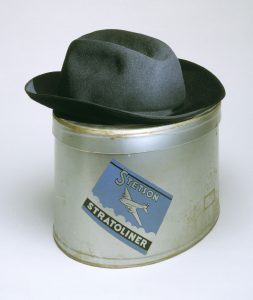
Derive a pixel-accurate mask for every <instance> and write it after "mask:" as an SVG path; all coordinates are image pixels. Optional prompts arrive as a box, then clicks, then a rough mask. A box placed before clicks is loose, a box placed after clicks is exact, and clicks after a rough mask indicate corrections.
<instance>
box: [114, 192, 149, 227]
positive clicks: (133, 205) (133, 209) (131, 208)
mask: <svg viewBox="0 0 253 300" xmlns="http://www.w3.org/2000/svg"><path fill="white" fill-rule="evenodd" d="M120 202H121V203H123V204H124V205H125V207H126V208H127V209H128V212H130V213H131V214H132V215H133V216H134V217H135V219H136V221H137V222H138V224H139V225H140V226H142V224H141V220H140V217H139V215H138V212H137V208H142V209H143V210H144V211H145V212H146V213H148V207H149V205H148V204H140V203H137V202H135V201H133V199H132V198H131V196H130V193H129V191H128V189H127V188H125V191H124V193H123V195H122V197H121V198H120Z"/></svg>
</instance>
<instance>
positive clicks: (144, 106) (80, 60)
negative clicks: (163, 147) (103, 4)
mask: <svg viewBox="0 0 253 300" xmlns="http://www.w3.org/2000/svg"><path fill="white" fill-rule="evenodd" d="M58 94H59V95H61V96H63V97H69V98H74V99H78V100H79V101H88V102H91V103H96V104H98V105H103V106H107V107H111V108H117V109H124V110H128V111H159V110H164V109H167V110H168V109H171V110H173V109H175V108H177V107H179V106H180V105H181V104H182V103H183V101H184V98H185V86H184V81H183V76H182V71H181V67H180V63H179V61H178V59H177V57H176V56H175V54H174V52H173V51H172V50H171V48H170V47H169V46H167V45H166V44H165V43H163V42H161V41H160V40H157V39H155V38H152V37H148V36H145V35H142V34H138V33H133V32H128V31H123V30H100V31H96V32H92V33H90V34H87V35H84V36H82V37H80V38H78V39H76V40H74V41H73V42H72V43H71V44H70V46H69V49H68V51H67V54H66V57H65V60H64V63H63V67H62V70H61V77H60V83H59V91H58Z"/></svg>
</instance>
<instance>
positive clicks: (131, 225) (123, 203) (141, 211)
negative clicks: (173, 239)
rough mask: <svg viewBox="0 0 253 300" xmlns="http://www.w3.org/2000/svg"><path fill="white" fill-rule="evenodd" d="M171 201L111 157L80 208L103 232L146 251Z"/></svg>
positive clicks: (170, 197)
mask: <svg viewBox="0 0 253 300" xmlns="http://www.w3.org/2000/svg"><path fill="white" fill-rule="evenodd" d="M171 200H172V195H171V194H170V193H168V192H166V191H164V190H162V189H161V188H159V187H158V186H156V185H155V184H153V183H151V182H149V181H148V180H146V179H145V178H143V177H142V176H140V175H138V174H136V173H134V172H133V171H131V170H130V169H128V168H127V167H125V166H124V165H122V164H120V163H119V162H117V161H116V160H112V161H111V162H110V163H109V165H108V166H107V168H106V169H105V171H104V172H103V174H102V175H101V177H100V178H99V180H98V181H97V183H96V185H95V186H94V188H93V190H92V193H91V194H90V195H89V196H88V198H87V199H86V200H85V201H84V204H83V206H82V208H83V210H84V211H85V212H86V213H88V215H89V216H90V217H91V218H92V219H93V220H94V221H95V222H96V223H97V224H98V225H100V226H101V227H103V228H104V229H105V230H106V231H107V232H109V233H110V234H112V235H113V236H114V237H116V238H117V239H119V240H120V241H122V242H124V243H125V244H126V245H127V246H129V247H131V248H133V249H135V250H137V251H139V252H141V253H142V254H146V253H147V251H148V250H149V248H150V247H151V246H152V243H153V241H154V239H155V236H156V234H157V232H158V230H159V228H160V226H161V224H162V222H163V219H164V217H165V215H166V213H167V210H168V208H169V206H170V203H171Z"/></svg>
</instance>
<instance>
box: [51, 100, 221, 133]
mask: <svg viewBox="0 0 253 300" xmlns="http://www.w3.org/2000/svg"><path fill="white" fill-rule="evenodd" d="M219 109H220V103H219V104H217V105H215V106H213V107H212V108H210V109H209V110H207V111H205V112H203V113H202V114H199V115H197V116H196V117H194V118H191V119H189V120H185V121H182V122H179V123H174V124H169V125H162V126H141V125H125V126H122V125H121V126H117V125H115V126H107V125H92V126H91V125H90V124H85V123H78V122H74V121H68V120H65V119H61V118H58V117H56V116H55V115H53V118H54V119H55V120H56V121H57V122H58V123H59V124H61V125H62V126H64V127H65V128H66V129H68V130H71V132H72V133H77V134H84V135H95V136H103V137H110V138H120V137H122V138H126V137H128V136H130V137H132V136H139V135H143V136H144V135H150V134H161V133H163V132H166V131H168V130H173V129H175V128H183V127H187V126H191V125H196V124H197V123H202V122H204V121H205V120H208V119H209V118H210V116H209V115H210V114H212V113H213V114H215V112H216V111H218V110H219ZM115 127H118V128H115Z"/></svg>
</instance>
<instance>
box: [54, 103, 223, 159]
mask: <svg viewBox="0 0 253 300" xmlns="http://www.w3.org/2000/svg"><path fill="white" fill-rule="evenodd" d="M53 121H54V122H53V133H54V135H55V137H56V139H57V140H59V141H61V142H62V143H64V144H66V145H68V146H70V147H72V148H73V149H76V150H78V151H82V152H90V153H101V154H136V153H144V152H152V151H160V150H165V149H168V148H171V147H175V146H177V145H183V144H186V143H188V142H191V141H193V140H196V139H197V138H200V137H201V136H203V135H205V134H207V133H208V132H210V131H211V130H212V129H214V128H216V127H217V126H218V123H219V121H220V105H217V106H215V107H214V108H213V109H211V110H210V111H209V112H206V113H205V114H202V115H201V116H198V117H197V118H196V119H191V120H187V121H184V122H181V123H177V124H172V125H166V126H159V127H148V128H144V129H143V128H141V129H137V131H136V129H131V130H130V129H127V131H124V130H123V133H122V129H118V128H116V129H113V130H112V131H111V130H109V131H108V129H104V128H102V129H101V128H100V129H98V130H97V128H95V131H94V132H97V133H96V134H94V132H93V134H90V133H78V132H77V131H76V130H74V131H73V130H72V129H70V128H69V127H67V126H65V125H63V124H62V121H60V122H59V119H58V118H55V117H54V120H53ZM63 122H65V121H64V120H63ZM67 123H69V122H68V121H67ZM79 127H80V126H79ZM81 128H83V127H81ZM88 129H89V130H91V131H92V130H93V129H94V128H93V127H90V128H88ZM85 130H86V129H85ZM148 130H150V131H148ZM88 132H90V131H88ZM115 132H118V134H117V135H115ZM125 132H130V134H126V133H125ZM104 133H105V134H104Z"/></svg>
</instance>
